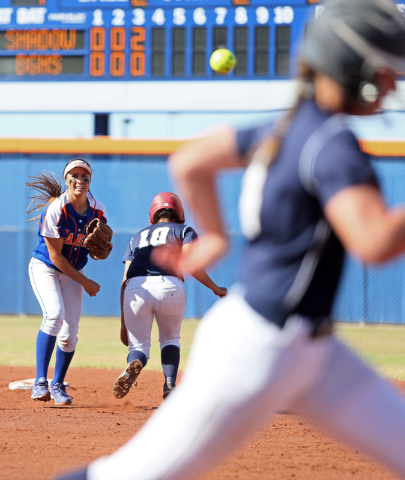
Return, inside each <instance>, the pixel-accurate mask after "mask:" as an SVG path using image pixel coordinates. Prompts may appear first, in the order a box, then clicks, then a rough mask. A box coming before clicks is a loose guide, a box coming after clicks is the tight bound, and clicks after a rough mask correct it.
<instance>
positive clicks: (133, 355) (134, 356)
mask: <svg viewBox="0 0 405 480" xmlns="http://www.w3.org/2000/svg"><path fill="white" fill-rule="evenodd" d="M132 360H140V361H141V362H142V365H143V366H145V365H146V364H147V363H148V359H147V358H146V355H145V354H144V353H143V352H141V351H140V350H132V351H131V352H129V353H128V356H127V363H131V362H132Z"/></svg>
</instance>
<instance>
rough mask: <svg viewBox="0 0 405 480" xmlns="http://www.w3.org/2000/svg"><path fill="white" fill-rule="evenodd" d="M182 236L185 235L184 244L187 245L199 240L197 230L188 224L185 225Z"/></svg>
mask: <svg viewBox="0 0 405 480" xmlns="http://www.w3.org/2000/svg"><path fill="white" fill-rule="evenodd" d="M182 236H183V245H185V244H186V243H192V242H195V241H196V240H198V235H197V233H196V231H195V230H194V229H193V228H191V227H189V226H188V225H185V226H184V230H183V235H182Z"/></svg>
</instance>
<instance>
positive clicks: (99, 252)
mask: <svg viewBox="0 0 405 480" xmlns="http://www.w3.org/2000/svg"><path fill="white" fill-rule="evenodd" d="M112 236H113V231H112V230H111V228H110V227H109V226H108V225H107V224H106V223H105V222H103V221H101V220H100V219H99V218H94V219H93V220H92V221H91V222H90V223H89V224H88V225H87V226H86V239H85V241H84V245H85V246H86V248H87V250H88V251H89V253H90V256H91V258H92V259H93V260H104V259H106V258H107V257H108V255H110V253H111V250H112V243H111V238H112Z"/></svg>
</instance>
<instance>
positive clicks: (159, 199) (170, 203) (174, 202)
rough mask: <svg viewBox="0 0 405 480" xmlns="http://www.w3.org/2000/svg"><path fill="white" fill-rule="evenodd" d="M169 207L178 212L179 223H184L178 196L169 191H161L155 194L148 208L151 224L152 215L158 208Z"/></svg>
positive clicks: (151, 222)
mask: <svg viewBox="0 0 405 480" xmlns="http://www.w3.org/2000/svg"><path fill="white" fill-rule="evenodd" d="M166 208H171V209H173V210H174V211H175V212H177V213H178V214H179V217H180V223H184V221H185V217H184V210H183V205H182V203H181V200H180V198H179V197H178V196H177V195H175V194H174V193H171V192H163V193H159V194H158V195H156V197H155V198H154V199H153V200H152V205H151V207H150V210H149V223H150V224H151V225H153V217H154V216H155V213H156V212H158V211H159V210H162V209H166Z"/></svg>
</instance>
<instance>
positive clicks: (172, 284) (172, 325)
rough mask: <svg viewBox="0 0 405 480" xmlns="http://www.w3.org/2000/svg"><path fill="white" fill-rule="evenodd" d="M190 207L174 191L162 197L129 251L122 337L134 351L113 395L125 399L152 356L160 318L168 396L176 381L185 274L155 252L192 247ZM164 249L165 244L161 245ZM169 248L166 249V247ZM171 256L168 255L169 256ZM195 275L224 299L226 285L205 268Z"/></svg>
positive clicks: (125, 268) (122, 295)
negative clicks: (186, 211)
mask: <svg viewBox="0 0 405 480" xmlns="http://www.w3.org/2000/svg"><path fill="white" fill-rule="evenodd" d="M184 222H185V217H184V210H183V206H182V203H181V200H180V198H179V197H178V196H177V195H175V194H174V193H170V192H164V193H160V194H159V195H157V196H156V197H155V198H154V199H153V201H152V205H151V208H150V211H149V223H150V226H149V227H146V228H144V229H143V230H141V231H140V232H138V233H137V234H136V235H135V236H134V237H133V238H132V240H131V241H130V243H129V245H128V247H127V249H126V251H125V254H124V259H123V261H124V263H125V267H124V277H123V282H122V288H121V341H122V343H123V344H124V345H126V346H127V347H128V349H129V354H128V357H127V363H128V366H127V368H126V369H125V370H124V371H123V372H122V374H121V375H120V376H119V377H118V378H117V380H116V382H115V384H114V387H113V394H114V396H115V398H123V397H125V395H127V393H128V392H129V389H130V388H131V386H132V385H133V384H134V383H135V382H136V379H137V377H138V375H139V373H140V372H141V370H142V368H143V367H145V366H146V364H147V362H148V359H149V350H150V339H151V330H152V322H153V318H154V316H155V317H156V322H157V325H158V328H159V343H160V350H161V360H162V367H163V373H164V376H165V383H164V385H163V398H166V397H167V396H168V395H169V393H170V392H171V391H172V390H173V388H174V387H175V385H176V378H177V371H178V368H179V362H180V328H181V322H182V320H183V316H184V311H185V309H186V291H185V288H184V284H183V281H184V279H183V273H182V272H181V271H179V270H174V269H173V268H172V267H171V266H170V264H169V262H168V261H160V264H159V265H158V264H156V261H154V258H153V255H154V254H155V255H156V253H157V251H158V250H160V251H161V253H163V255H165V252H166V254H169V256H171V255H172V253H174V254H176V253H177V250H178V249H181V250H182V251H189V250H190V249H192V248H193V242H195V241H196V240H197V234H196V232H195V230H194V229H193V228H191V227H190V226H188V225H185V224H184ZM159 247H160V248H159ZM162 247H163V248H162ZM165 256H166V255H165ZM194 277H195V278H196V279H197V280H198V281H200V282H201V283H202V284H203V285H205V286H206V287H207V288H210V289H211V290H212V291H213V293H215V295H218V296H219V297H223V296H225V295H226V294H227V290H226V288H222V287H218V286H217V285H216V284H215V283H214V282H213V281H212V280H211V278H210V277H209V276H208V275H207V273H206V272H205V271H204V270H200V271H197V272H194Z"/></svg>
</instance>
